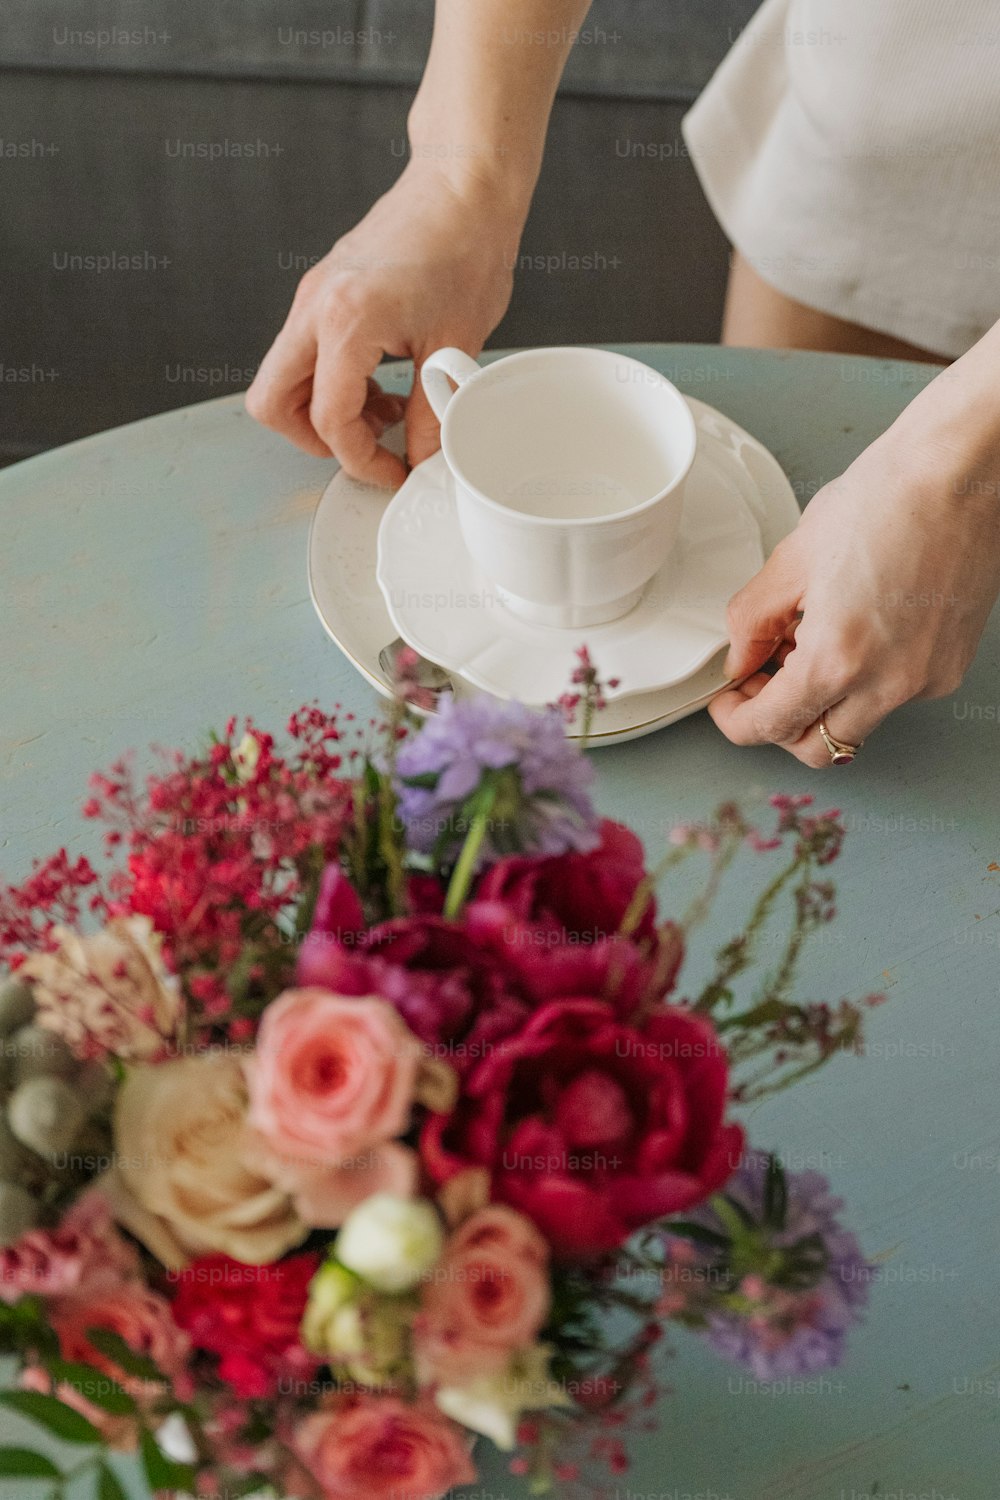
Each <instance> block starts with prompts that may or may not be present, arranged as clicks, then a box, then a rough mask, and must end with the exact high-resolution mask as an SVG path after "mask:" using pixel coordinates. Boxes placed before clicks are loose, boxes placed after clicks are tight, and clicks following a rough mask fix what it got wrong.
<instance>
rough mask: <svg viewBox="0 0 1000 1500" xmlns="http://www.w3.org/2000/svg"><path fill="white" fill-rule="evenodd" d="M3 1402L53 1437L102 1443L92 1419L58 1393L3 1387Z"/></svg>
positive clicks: (0, 1398) (70, 1441) (77, 1441)
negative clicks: (8, 1389)
mask: <svg viewBox="0 0 1000 1500" xmlns="http://www.w3.org/2000/svg"><path fill="white" fill-rule="evenodd" d="M0 1404H2V1405H3V1406H7V1407H9V1408H10V1410H11V1411H16V1412H19V1413H20V1415H21V1416H22V1417H27V1418H28V1419H29V1420H30V1421H32V1422H37V1423H38V1425H39V1427H44V1428H45V1430H46V1432H51V1433H52V1435H53V1437H57V1438H62V1440H63V1442H65V1443H100V1442H101V1441H102V1439H101V1434H100V1433H99V1432H98V1430H97V1428H96V1427H95V1426H94V1424H93V1422H88V1421H87V1418H86V1417H84V1416H81V1415H80V1413H79V1412H78V1411H74V1410H73V1408H72V1407H71V1406H67V1405H66V1403H65V1402H64V1401H60V1400H59V1398H58V1397H57V1396H45V1395H43V1394H42V1393H41V1392H40V1391H2V1392H0Z"/></svg>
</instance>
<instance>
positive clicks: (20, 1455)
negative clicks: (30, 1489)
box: [0, 1448, 62, 1479]
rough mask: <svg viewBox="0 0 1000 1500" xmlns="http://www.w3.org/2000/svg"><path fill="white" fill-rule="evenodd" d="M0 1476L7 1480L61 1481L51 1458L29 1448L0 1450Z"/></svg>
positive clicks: (59, 1472) (59, 1473)
mask: <svg viewBox="0 0 1000 1500" xmlns="http://www.w3.org/2000/svg"><path fill="white" fill-rule="evenodd" d="M0 1474H2V1475H3V1476H4V1477H5V1478H7V1479H61V1478H62V1473H61V1471H60V1470H59V1469H57V1468H56V1466H55V1464H54V1463H53V1462H52V1460H51V1458H43V1456H42V1455H41V1454H40V1453H33V1452H32V1451H31V1449H30V1448H0Z"/></svg>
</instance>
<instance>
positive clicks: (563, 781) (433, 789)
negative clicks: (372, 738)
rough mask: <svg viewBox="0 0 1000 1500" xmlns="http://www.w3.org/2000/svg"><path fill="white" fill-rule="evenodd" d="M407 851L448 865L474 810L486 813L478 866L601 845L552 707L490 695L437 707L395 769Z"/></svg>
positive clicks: (582, 774) (586, 768)
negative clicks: (538, 707)
mask: <svg viewBox="0 0 1000 1500" xmlns="http://www.w3.org/2000/svg"><path fill="white" fill-rule="evenodd" d="M396 772H397V792H398V795H399V812H400V816H401V818H402V820H403V822H404V824H405V826H406V834H407V843H408V844H409V846H410V848H412V849H415V850H418V851H419V852H421V853H424V854H430V853H433V854H434V855H435V856H436V857H437V858H438V859H439V860H440V861H441V862H442V863H445V864H447V863H448V862H449V860H450V859H451V858H453V857H454V856H455V854H456V852H457V851H458V850H459V849H460V848H461V846H462V844H463V843H464V840H465V836H466V834H467V833H468V832H469V828H470V824H471V821H472V819H473V818H474V817H475V816H476V814H477V813H480V814H481V813H483V812H484V811H485V813H486V814H487V816H488V829H487V832H486V835H485V838H484V839H483V842H482V844H481V847H480V851H479V862H480V864H481V865H482V864H488V863H491V862H494V861H495V860H497V859H499V858H502V857H503V856H504V855H507V854H515V853H516V854H563V853H565V852H566V851H567V850H571V849H576V850H586V849H592V848H594V847H595V846H596V844H597V843H598V832H597V829H598V818H597V814H596V813H595V811H594V807H593V804H592V802H591V799H590V784H591V781H592V779H593V771H592V768H591V766H590V764H589V763H588V761H587V760H586V758H585V757H584V756H583V755H582V754H581V752H580V751H579V750H578V749H577V748H576V747H575V746H574V745H572V744H571V743H570V742H569V741H568V740H567V739H566V736H565V733H564V731H563V725H562V719H561V716H560V714H559V712H558V710H555V709H546V710H541V711H539V710H535V709H530V708H526V707H525V706H524V704H522V703H500V702H497V701H496V700H495V699H492V698H475V699H468V700H466V701H463V702H456V701H455V700H454V699H452V698H450V697H446V698H443V699H442V700H441V709H440V713H439V714H438V715H437V717H436V718H434V719H430V720H428V721H427V723H426V724H425V725H424V726H423V728H422V729H421V730H420V731H419V733H417V734H416V735H414V737H413V738H412V739H410V740H407V741H406V742H405V744H404V745H403V746H402V748H401V749H400V751H399V755H398V758H397V762H396Z"/></svg>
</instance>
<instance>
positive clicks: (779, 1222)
mask: <svg viewBox="0 0 1000 1500" xmlns="http://www.w3.org/2000/svg"><path fill="white" fill-rule="evenodd" d="M787 1210H788V1184H787V1182H786V1181H785V1173H784V1170H783V1169H782V1166H781V1163H780V1162H779V1160H778V1158H777V1157H776V1156H772V1155H769V1156H768V1158H767V1175H766V1177H765V1178H764V1222H765V1223H766V1224H768V1225H769V1226H770V1227H771V1228H772V1229H784V1227H785V1214H786V1213H787Z"/></svg>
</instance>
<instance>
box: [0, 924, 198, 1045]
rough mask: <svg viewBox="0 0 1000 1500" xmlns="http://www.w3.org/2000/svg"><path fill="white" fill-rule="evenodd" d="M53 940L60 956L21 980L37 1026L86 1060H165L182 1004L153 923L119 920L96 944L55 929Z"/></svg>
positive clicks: (39, 956)
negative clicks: (105, 1055)
mask: <svg viewBox="0 0 1000 1500" xmlns="http://www.w3.org/2000/svg"><path fill="white" fill-rule="evenodd" d="M54 936H55V938H56V940H57V942H58V947H57V948H56V950H55V951H54V952H52V953H35V954H33V955H32V956H31V957H30V958H28V959H27V960H26V961H25V962H24V963H23V964H22V965H21V968H20V970H19V972H18V977H19V978H21V979H28V980H30V981H31V983H32V985H33V987H34V998H35V1004H36V1006H37V1007H38V1014H37V1021H38V1024H39V1026H44V1027H46V1028H47V1029H48V1030H49V1031H54V1032H56V1033H57V1034H58V1035H59V1036H61V1037H62V1038H63V1039H64V1041H66V1042H67V1043H68V1044H69V1046H70V1047H72V1049H73V1051H74V1052H76V1053H77V1054H78V1055H79V1056H81V1057H88V1056H93V1055H94V1054H99V1053H102V1052H110V1053H113V1054H114V1055H115V1056H116V1057H123V1058H129V1059H135V1060H137V1061H145V1060H147V1059H149V1058H152V1057H156V1056H157V1054H159V1053H161V1052H163V1051H164V1049H165V1044H166V1043H167V1042H168V1041H169V1040H170V1039H171V1038H172V1037H174V1035H175V1034H176V1031H177V1024H178V1022H179V1020H180V1016H181V1011H182V1000H181V994H180V986H179V985H178V983H177V980H176V979H175V978H174V977H173V975H170V974H168V973H167V971H166V969H165V968H164V965H163V960H162V958H161V956H160V938H159V936H158V934H157V933H155V932H154V931H153V924H152V923H151V922H150V920H149V918H148V917H119V918H116V919H115V920H114V921H111V922H109V923H108V925H107V926H106V927H104V928H103V929H102V930H101V931H100V932H97V933H94V934H93V935H92V936H90V937H81V936H80V934H79V933H76V932H73V931H72V929H71V928H69V927H57V928H56V929H55V931H54Z"/></svg>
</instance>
